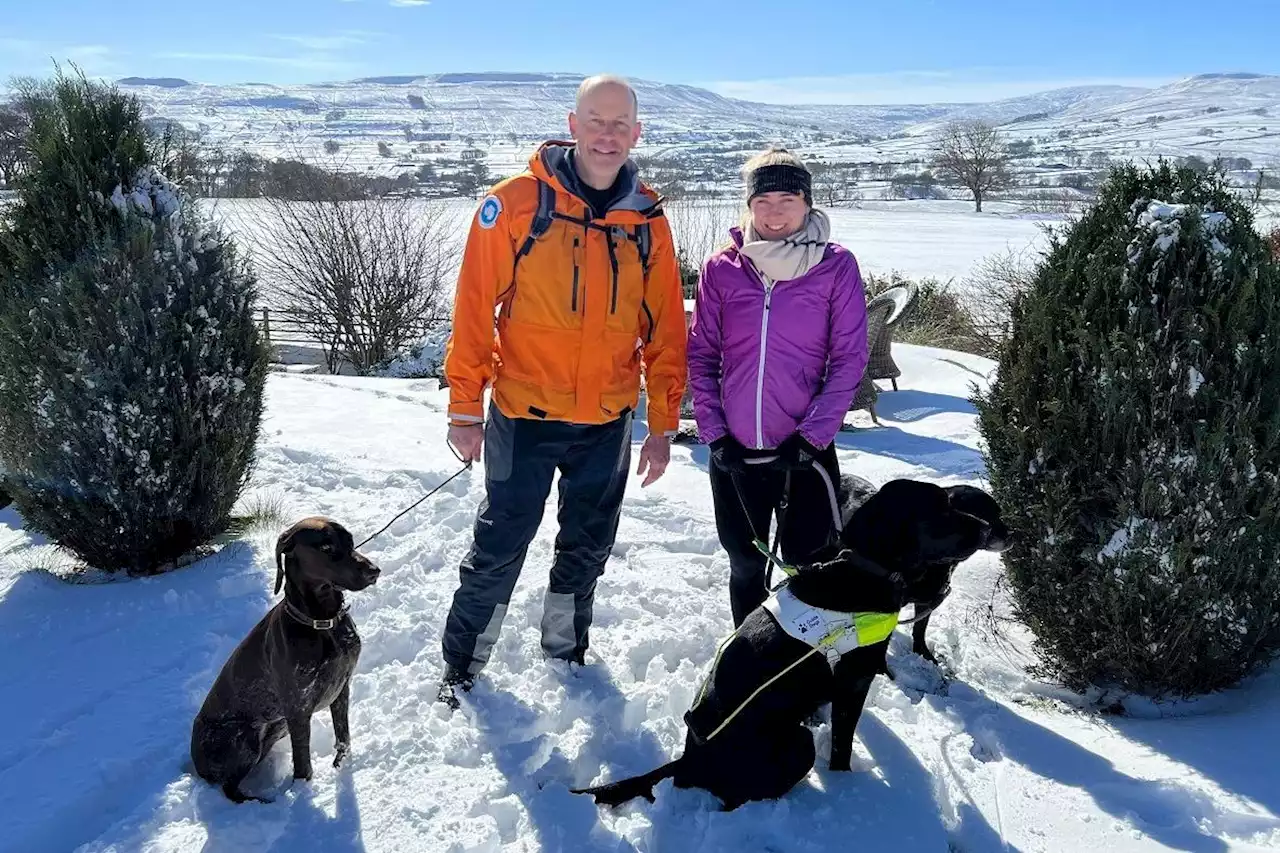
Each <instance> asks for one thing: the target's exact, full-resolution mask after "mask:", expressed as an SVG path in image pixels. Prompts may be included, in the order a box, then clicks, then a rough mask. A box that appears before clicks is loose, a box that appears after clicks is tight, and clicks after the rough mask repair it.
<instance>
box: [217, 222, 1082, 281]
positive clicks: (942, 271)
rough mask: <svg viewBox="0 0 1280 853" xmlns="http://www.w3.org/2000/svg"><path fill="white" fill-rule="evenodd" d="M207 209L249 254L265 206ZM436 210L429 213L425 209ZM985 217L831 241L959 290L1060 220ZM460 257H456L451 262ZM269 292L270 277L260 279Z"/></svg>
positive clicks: (1042, 238) (849, 232)
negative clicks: (985, 266) (996, 258)
mask: <svg viewBox="0 0 1280 853" xmlns="http://www.w3.org/2000/svg"><path fill="white" fill-rule="evenodd" d="M204 204H205V207H206V209H207V210H208V211H209V212H210V213H211V214H212V216H213V217H214V218H216V219H217V220H218V221H219V222H220V223H221V224H223V225H224V227H225V228H226V230H227V231H228V233H230V234H231V235H232V236H233V237H235V238H236V239H237V241H238V242H239V243H240V244H241V246H242V247H243V248H244V249H245V250H246V251H250V250H252V249H253V248H254V247H255V244H256V243H259V242H260V241H261V240H262V238H263V236H264V234H265V231H264V229H263V225H262V218H263V217H264V216H267V215H270V207H269V204H268V203H267V202H264V201H262V200H260V199H218V200H216V201H207V202H205V203H204ZM419 204H420V205H421V206H422V208H423V210H424V216H432V215H439V216H441V217H443V218H444V221H445V222H447V223H449V225H448V226H447V227H449V228H451V229H453V230H454V231H455V232H456V233H459V234H462V233H465V230H466V228H467V227H468V224H469V220H470V218H471V216H472V215H474V213H475V206H476V205H475V202H474V201H471V200H467V199H452V200H448V201H427V200H423V201H421V202H419ZM722 204H724V206H725V207H726V209H727V211H728V212H727V215H726V216H724V217H721V218H722V219H724V221H727V222H734V221H736V218H737V213H738V212H739V211H740V210H741V208H740V207H739V205H738V204H737V203H736V202H724V203H722ZM433 209H438V210H436V211H435V212H431V213H428V212H426V211H429V210H433ZM987 209H988V213H986V214H976V213H974V212H973V205H972V204H971V203H968V202H950V201H898V202H889V201H869V202H866V203H864V204H863V206H862V207H860V208H856V209H854V208H833V209H828V210H827V213H828V214H829V216H830V218H831V229H832V236H833V239H835V240H836V241H838V242H840V243H841V244H842V245H844V246H845V247H846V248H848V249H849V250H850V251H852V252H853V253H854V255H855V256H856V257H857V259H858V265H859V268H860V269H861V271H862V274H863V275H864V276H866V275H869V274H873V275H882V276H887V275H889V274H890V273H893V272H897V273H900V274H902V275H905V276H907V277H908V278H912V279H920V278H936V279H938V280H940V281H942V282H943V283H947V284H949V286H952V287H957V288H959V287H965V286H967V285H968V283H967V282H966V279H967V278H968V277H969V276H971V275H972V274H973V273H974V271H975V268H977V267H978V266H979V265H980V264H981V262H982V261H983V260H985V259H987V258H989V257H991V256H993V255H999V254H1005V253H1013V254H1015V255H1020V256H1022V257H1023V258H1028V259H1032V258H1034V257H1035V255H1036V253H1037V252H1039V251H1041V250H1043V249H1044V248H1046V247H1047V245H1048V240H1047V235H1046V228H1047V227H1052V226H1054V225H1055V224H1058V223H1060V222H1061V219H1060V218H1058V217H1047V216H1043V215H1026V214H1019V213H1016V212H1015V208H1014V206H1013V205H1010V204H1002V203H999V202H997V203H993V204H990V205H988V206H987ZM684 210H685V208H681V207H678V206H677V207H674V208H673V209H672V212H671V214H670V215H671V216H672V219H673V226H672V229H673V231H674V232H675V234H676V235H677V237H678V235H679V234H681V233H682V231H681V228H680V226H679V225H678V224H677V223H674V220H675V218H676V217H678V216H681V215H684ZM726 242H728V231H727V229H726V232H725V235H724V239H723V240H717V241H715V243H714V244H713V245H709V246H707V249H708V250H714V249H716V248H719V246H721V245H723V244H724V243H726ZM460 262H461V258H460V257H458V258H456V259H455V264H456V263H460ZM453 279H454V274H453V273H450V274H448V275H446V276H445V280H446V282H447V288H446V289H447V291H448V294H447V296H446V298H447V299H451V298H452V288H453ZM263 285H264V288H265V289H266V290H267V291H270V290H271V282H270V281H269V280H267V281H264V282H263Z"/></svg>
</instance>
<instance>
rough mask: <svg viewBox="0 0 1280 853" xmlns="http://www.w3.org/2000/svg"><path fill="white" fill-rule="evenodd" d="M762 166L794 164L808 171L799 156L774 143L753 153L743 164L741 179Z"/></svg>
mask: <svg viewBox="0 0 1280 853" xmlns="http://www.w3.org/2000/svg"><path fill="white" fill-rule="evenodd" d="M764 166H795V167H796V168H798V169H804V170H805V171H806V172H807V171H809V167H808V166H806V165H805V164H804V161H803V160H801V159H800V158H799V157H797V156H796V155H794V154H792V153H791V152H790V151H789V150H788V149H786V148H783V147H782V146H781V145H774V146H771V147H770V148H768V149H767V150H765V151H762V152H760V153H759V154H757V155H755V156H754V157H752V158H751V159H750V160H748V161H747V162H746V163H745V164H744V165H743V167H742V177H743V179H744V180H745V179H746V177H747V175H749V174H751V173H752V172H754V171H755V170H756V169H759V168H762V167H764Z"/></svg>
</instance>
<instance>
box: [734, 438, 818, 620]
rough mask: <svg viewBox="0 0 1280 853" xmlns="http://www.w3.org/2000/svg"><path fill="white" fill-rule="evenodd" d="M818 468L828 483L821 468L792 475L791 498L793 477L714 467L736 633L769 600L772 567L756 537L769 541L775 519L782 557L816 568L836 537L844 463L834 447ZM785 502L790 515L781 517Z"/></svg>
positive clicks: (770, 471)
mask: <svg viewBox="0 0 1280 853" xmlns="http://www.w3.org/2000/svg"><path fill="white" fill-rule="evenodd" d="M816 462H817V463H818V465H820V466H821V468H822V471H823V472H825V474H826V477H824V476H823V474H822V473H820V472H819V471H818V470H817V469H816V468H809V469H804V470H800V471H792V472H791V486H790V491H789V493H787V494H785V495H784V491H785V490H786V485H787V475H786V474H785V473H783V472H782V471H778V470H776V469H773V468H763V467H762V466H761V467H756V466H747V467H748V470H747V472H746V473H743V474H730V473H729V472H727V471H724V470H722V469H721V468H719V467H718V466H716V465H715V464H714V463H712V465H711V498H712V502H713V503H714V505H715V510H716V530H717V532H718V533H719V534H720V544H721V545H722V546H723V547H724V549H725V551H727V552H728V553H729V605H730V607H731V609H732V611H733V624H734V627H737V626H739V625H741V624H742V620H744V619H746V618H747V614H748V613H750V612H751V611H752V610H755V609H756V607H758V606H760V604H761V603H762V602H763V601H764V600H765V599H766V598H768V597H769V586H768V577H767V576H768V574H769V572H768V569H769V561H768V559H767V558H766V557H765V555H764V554H762V553H761V552H760V551H759V550H758V549H757V548H756V546H755V536H757V535H758V536H760V537H761V538H762V539H765V538H766V537H768V536H769V530H770V524H771V523H772V521H773V519H774V517H775V516H777V517H778V521H779V531H780V534H779V537H780V545H781V551H782V553H781V557H782V559H783V560H784V561H786V562H788V563H793V564H794V563H805V562H812V560H811V558H812V557H813V556H814V555H815V554H816V553H817V552H818V551H821V550H822V549H823V548H825V547H827V546H828V545H829V544H831V542H832V540H833V539H834V538H835V536H836V521H835V517H834V515H833V511H834V508H833V506H832V502H833V499H834V498H833V491H832V490H834V489H835V488H836V486H837V485H838V484H839V482H840V463H839V461H838V460H837V459H836V449H835V446H834V445H828V446H827V448H826V449H825V450H823V451H822V453H821V454H820V455H819V457H818V459H817V460H816ZM828 478H829V479H828ZM735 481H736V482H737V488H736V489H735V488H734V483H735ZM829 487H830V488H829ZM784 497H785V498H786V509H785V511H781V512H780V509H781V507H782V504H783V498H784ZM753 531H754V533H753ZM770 544H772V542H771V540H770Z"/></svg>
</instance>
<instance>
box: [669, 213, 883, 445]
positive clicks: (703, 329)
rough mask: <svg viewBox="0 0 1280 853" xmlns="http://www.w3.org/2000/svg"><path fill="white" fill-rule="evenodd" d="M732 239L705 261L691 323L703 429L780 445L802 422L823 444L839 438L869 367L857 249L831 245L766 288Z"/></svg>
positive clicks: (707, 436) (692, 371) (692, 382)
mask: <svg viewBox="0 0 1280 853" xmlns="http://www.w3.org/2000/svg"><path fill="white" fill-rule="evenodd" d="M731 233H732V235H733V245H732V246H729V247H727V248H725V249H723V250H722V251H720V252H718V253H716V254H715V255H713V256H712V257H711V258H710V259H709V260H708V261H707V263H706V265H705V266H704V267H703V268H702V280H701V281H700V282H699V283H698V301H697V309H696V310H695V312H694V317H693V323H692V325H691V326H690V329H689V386H690V387H691V388H692V389H693V407H694V417H695V418H696V419H697V421H698V432H699V434H700V436H701V438H702V440H703V441H704V442H706V443H707V444H710V443H711V442H713V441H715V440H716V439H718V438H720V437H721V436H723V435H725V434H726V433H729V434H731V435H733V437H734V438H736V439H737V440H738V441H739V442H741V443H742V445H743V446H745V447H748V448H754V449H759V450H764V449H772V448H775V447H777V446H778V445H779V444H781V443H782V442H783V440H785V439H786V438H787V437H788V436H790V435H791V434H792V433H794V432H796V431H797V430H798V431H799V432H800V434H801V435H802V436H803V437H804V438H805V440H807V441H808V442H809V443H810V444H812V445H814V446H815V447H819V448H822V447H826V446H827V445H828V444H830V443H831V442H832V441H834V440H835V437H836V433H837V432H839V430H840V425H841V424H842V423H843V422H844V416H845V413H846V412H847V411H848V410H849V405H850V403H852V402H853V396H854V393H855V392H856V391H857V388H858V383H860V382H861V381H862V374H863V371H864V370H865V369H866V366H867V310H866V297H865V296H864V295H863V287H862V275H861V273H859V271H858V262H857V261H856V260H855V259H854V257H853V254H852V253H850V252H849V251H848V250H847V249H845V248H843V247H842V246H838V245H836V244H834V243H831V244H829V245H828V247H827V251H826V254H825V255H824V256H823V258H822V261H821V262H820V263H819V264H818V265H817V266H816V267H814V268H813V269H811V270H809V272H808V273H806V274H805V275H804V276H802V277H801V278H797V279H792V280H791V281H780V282H775V283H774V285H773V287H772V289H771V290H770V291H769V292H766V289H765V285H764V280H763V279H762V278H761V276H760V274H759V273H758V272H757V271H756V269H755V267H754V266H753V265H752V264H751V262H750V261H748V260H747V259H746V258H745V257H743V256H742V255H740V254H739V252H738V249H739V247H741V245H742V232H741V231H740V230H739V229H737V228H735V229H733V231H732V232H731Z"/></svg>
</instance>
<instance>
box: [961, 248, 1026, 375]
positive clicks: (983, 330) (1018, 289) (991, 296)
mask: <svg viewBox="0 0 1280 853" xmlns="http://www.w3.org/2000/svg"><path fill="white" fill-rule="evenodd" d="M1037 263H1038V261H1037V259H1036V257H1035V255H1034V254H1033V253H1032V251H1031V250H1030V249H1022V250H1014V249H1007V250H1005V251H1004V252H999V253H997V254H994V255H990V256H988V257H986V258H984V259H983V260H982V261H981V262H980V263H979V264H978V265H977V266H976V267H975V268H974V269H973V271H972V272H971V273H970V274H969V276H968V277H967V278H966V280H965V282H964V286H963V288H961V293H962V294H964V300H963V301H964V307H965V308H966V310H967V311H968V313H969V316H970V317H971V318H972V324H973V341H974V344H975V349H976V351H978V352H980V353H982V354H984V355H991V354H994V353H996V352H997V351H998V350H999V348H1000V345H1001V344H1002V343H1003V342H1004V339H1005V337H1006V336H1007V335H1008V333H1009V324H1010V323H1011V322H1012V320H1013V306H1014V303H1016V302H1017V301H1018V300H1019V299H1020V298H1022V296H1023V295H1024V294H1026V293H1027V292H1028V291H1029V290H1031V288H1032V286H1033V285H1034V284H1035V279H1036V275H1037V273H1038V269H1037Z"/></svg>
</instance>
